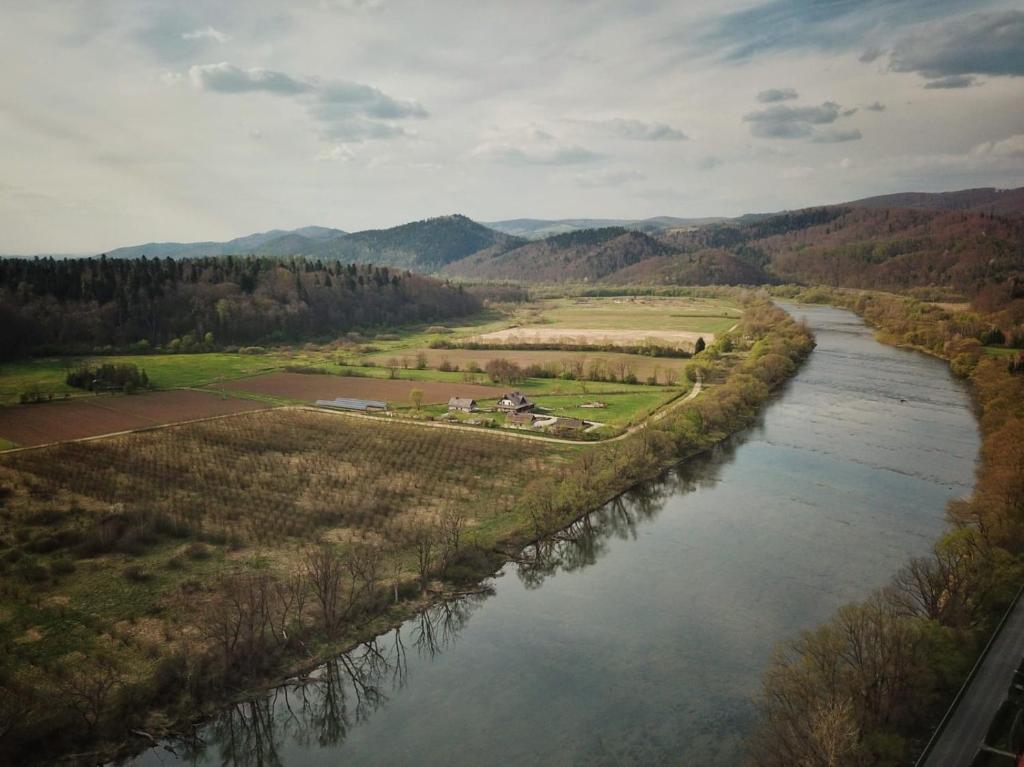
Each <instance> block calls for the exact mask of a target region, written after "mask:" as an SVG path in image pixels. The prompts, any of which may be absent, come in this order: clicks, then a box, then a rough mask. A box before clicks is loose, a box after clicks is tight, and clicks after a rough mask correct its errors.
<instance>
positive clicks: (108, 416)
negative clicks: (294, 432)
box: [0, 389, 267, 447]
mask: <svg viewBox="0 0 1024 767" xmlns="http://www.w3.org/2000/svg"><path fill="white" fill-rule="evenodd" d="M265 407H267V405H265V404H263V403H262V402H252V401H250V400H243V399H236V398H234V397H227V398H222V397H220V396H218V395H216V394H207V393H206V392H201V391H191V390H184V389H180V390H174V391H161V392H150V393H146V394H136V395H132V396H116V395H112V396H109V397H106V396H102V397H83V398H79V399H71V400H66V401H61V402H45V403H41V404H38V405H11V406H9V407H0V437H3V438H4V439H7V440H10V441H11V442H14V443H15V444H16V445H18V446H19V447H31V446H33V445H45V444H47V443H49V442H61V441H64V440H69V439H80V438H82V437H94V436H98V435H100V434H110V433H112V432H118V431H128V430H130V429H141V428H143V427H146V426H157V425H161V424H167V423H176V422H178V421H191V420H194V419H196V418H206V417H208V416H213V415H223V414H227V413H241V412H245V411H248V410H260V409H262V408H265Z"/></svg>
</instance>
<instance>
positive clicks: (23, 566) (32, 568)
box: [14, 557, 50, 583]
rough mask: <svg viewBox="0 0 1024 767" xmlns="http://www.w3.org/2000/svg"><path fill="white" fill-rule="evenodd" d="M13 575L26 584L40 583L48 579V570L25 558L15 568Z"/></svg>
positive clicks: (38, 563) (44, 566)
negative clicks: (15, 574)
mask: <svg viewBox="0 0 1024 767" xmlns="http://www.w3.org/2000/svg"><path fill="white" fill-rule="evenodd" d="M14 570H15V573H17V575H18V576H20V577H21V578H22V579H23V580H25V581H27V582H28V583H42V582H43V581H45V580H46V579H47V578H49V577H50V570H49V568H47V566H46V565H44V564H41V563H40V562H38V561H36V560H35V559H32V558H31V557H27V558H25V559H23V560H22V561H21V562H20V563H18V565H17V566H16V567H15V569H14Z"/></svg>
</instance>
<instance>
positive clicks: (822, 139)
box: [811, 128, 863, 144]
mask: <svg viewBox="0 0 1024 767" xmlns="http://www.w3.org/2000/svg"><path fill="white" fill-rule="evenodd" d="M861 138H863V136H861V132H860V131H859V130H858V129H857V128H853V129H851V130H836V129H831V130H827V131H819V132H818V133H815V134H814V137H813V138H812V139H811V141H812V142H813V143H815V144H840V143H843V142H845V141H860V140H861Z"/></svg>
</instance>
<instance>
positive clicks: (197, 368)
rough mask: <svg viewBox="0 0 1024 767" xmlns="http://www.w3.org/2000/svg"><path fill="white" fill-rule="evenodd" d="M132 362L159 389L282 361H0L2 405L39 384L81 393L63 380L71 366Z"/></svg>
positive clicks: (236, 357) (164, 357)
mask: <svg viewBox="0 0 1024 767" xmlns="http://www.w3.org/2000/svg"><path fill="white" fill-rule="evenodd" d="M100 363H113V364H124V363H129V364H132V365H137V366H138V367H139V368H141V369H143V370H145V371H146V374H147V375H148V376H149V380H150V382H151V383H152V385H153V386H154V387H156V388H158V389H180V388H182V387H188V386H205V385H207V384H211V383H214V382H216V381H218V380H228V379H231V378H241V377H242V376H246V375H253V374H254V373H260V372H263V371H266V370H275V369H277V368H279V367H281V365H282V364H283V363H282V362H281V361H280V360H279V359H278V357H277V355H266V356H264V355H247V354H224V353H219V352H213V353H210V354H136V355H125V356H110V357H64V358H57V357H46V358H41V359H34V360H29V361H26V362H11V363H6V364H3V365H0V405H11V404H14V403H16V402H18V398H19V397H20V396H21V393H22V392H25V391H28V390H30V389H32V388H33V387H38V388H39V389H40V390H41V391H42V392H43V393H44V394H51V393H52V394H54V395H61V396H62V395H64V394H69V395H82V394H86V393H87V392H84V391H83V390H81V389H74V388H72V387H70V386H68V385H67V384H65V383H64V377H65V375H66V374H67V370H68V369H69V368H74V367H78V366H79V365H82V364H100Z"/></svg>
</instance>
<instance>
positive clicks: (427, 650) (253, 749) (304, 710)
mask: <svg viewBox="0 0 1024 767" xmlns="http://www.w3.org/2000/svg"><path fill="white" fill-rule="evenodd" d="M749 433H750V432H748V434H749ZM741 439H742V437H740V438H733V439H731V440H727V441H726V442H724V443H722V444H721V445H719V446H718V447H716V448H715V449H714V450H711V451H709V452H708V453H705V454H703V455H701V456H698V457H696V458H693V459H691V460H689V461H687V462H686V463H685V464H683V465H681V466H677V467H675V468H673V469H671V470H669V471H666V472H664V473H663V474H662V475H661V476H660V477H658V478H657V479H654V480H650V481H647V482H643V483H641V484H639V485H637V486H635V487H634V488H632V489H630V490H629V491H627V492H625V493H623V494H622V495H620V496H618V497H617V498H615V499H614V500H612V501H610V502H609V503H607V504H605V505H604V506H603V507H601V508H600V509H598V510H597V511H594V512H592V513H590V514H587V515H586V516H584V517H581V518H580V519H578V520H577V521H575V522H574V523H572V524H571V525H569V526H568V527H567V528H565V529H564V530H561V531H560V532H558V533H556V534H554V535H552V536H550V537H549V538H546V539H545V540H543V541H540V542H538V543H537V544H534V545H532V546H529V547H528V548H527V549H525V550H524V551H523V552H521V553H520V555H519V556H518V557H517V558H516V559H515V560H514V562H513V567H514V568H515V570H516V574H517V575H518V577H519V578H520V580H521V581H522V582H523V584H525V586H526V587H527V588H537V587H538V586H540V585H541V584H542V583H543V582H544V580H545V579H546V578H547V577H548V576H550V575H552V574H554V573H555V572H558V571H560V570H563V571H574V570H580V569H582V568H585V567H588V566H589V565H592V564H594V563H595V562H597V560H598V559H599V558H600V557H601V556H602V555H603V554H604V552H605V550H606V549H607V546H608V542H609V541H610V540H612V539H613V538H617V539H622V540H628V539H634V538H636V536H637V528H638V526H639V524H640V523H642V522H644V521H647V520H651V519H653V518H654V517H655V516H657V515H658V514H659V513H660V512H661V510H662V508H663V507H664V505H665V502H666V500H667V499H668V498H669V497H671V496H679V495H684V494H686V493H688V492H691V491H693V490H695V489H696V488H698V487H704V486H707V485H711V484H714V483H715V482H717V481H718V476H719V473H720V471H721V469H722V467H723V466H725V465H726V464H728V463H729V462H730V461H731V460H732V459H733V454H734V453H735V450H736V447H737V446H738V444H739V442H740V440H741ZM492 593H493V591H492V590H490V589H482V590H480V591H478V592H475V593H471V594H466V595H463V596H460V597H458V598H456V599H450V600H447V601H442V602H439V603H437V604H435V605H433V606H431V607H430V608H428V609H427V610H424V611H423V612H421V613H419V614H418V615H417V616H416V617H414V618H412V619H410V620H409V621H406V622H405V623H404V624H403V625H402V626H401V627H399V628H395V629H393V630H392V631H389V632H388V633H386V634H382V635H380V636H378V637H376V638H374V639H372V640H370V641H368V642H364V643H363V644H361V645H359V646H358V647H356V648H355V649H353V650H351V651H349V652H347V653H344V654H342V655H339V656H337V657H335V658H333V659H332V660H330V661H328V662H327V663H325V664H324V665H322V666H321V667H319V668H318V669H316V671H314V672H313V673H311V674H310V675H309V676H308V677H304V678H301V679H293V680H290V681H289V682H287V683H286V684H283V685H281V686H279V687H277V688H275V689H273V690H272V691H270V692H269V693H266V694H264V695H261V696H258V697H254V698H252V699H249V700H246V701H244V702H242V703H238V704H236V705H234V706H230V707H228V708H225V709H224V710H222V711H221V712H220V714H219V715H218V716H217V717H216V718H215V719H214V720H213V721H212V722H210V723H209V724H207V725H205V726H203V727H201V728H199V730H198V732H197V733H196V735H195V737H193V738H190V739H188V740H185V741H182V740H176V741H174V742H167V743H165V744H164V745H163V748H166V749H167V750H168V751H171V752H172V753H174V754H175V756H176V757H177V760H178V762H179V763H185V764H212V763H219V764H223V765H232V767H277V766H278V765H283V763H284V761H283V758H282V753H284V752H286V750H287V747H288V745H294V746H298V747H300V748H310V747H314V746H315V747H319V748H331V747H335V746H337V745H339V744H340V743H342V742H343V741H344V740H345V739H346V738H347V737H348V735H349V733H350V732H351V730H352V728H353V727H355V726H356V725H358V724H359V723H360V722H362V721H365V720H366V719H368V718H369V717H370V716H371V715H372V714H373V713H374V712H375V711H376V710H377V709H379V708H380V707H381V706H383V705H385V704H386V703H387V701H388V695H389V694H390V693H393V692H395V691H396V690H400V689H401V688H403V687H404V686H405V685H406V684H407V683H408V675H409V669H408V663H407V657H408V656H407V652H408V651H407V644H411V645H412V647H413V649H414V650H415V652H416V653H417V655H418V656H419V657H422V658H428V659H430V658H434V657H436V656H437V655H438V654H440V653H442V652H444V651H445V650H447V649H449V648H450V647H451V646H452V645H453V644H454V642H455V640H456V638H457V637H458V634H459V632H460V631H461V630H462V629H463V628H464V627H465V625H466V623H467V622H468V620H469V618H470V616H471V615H472V614H473V612H474V611H475V610H476V609H477V607H479V606H480V605H481V604H482V603H483V602H484V601H485V600H486V599H487V597H488V596H490V595H491V594H492ZM172 749H173V750H172Z"/></svg>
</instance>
